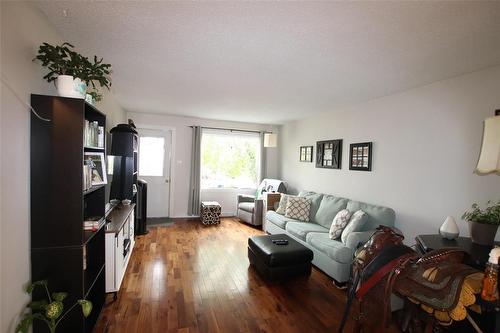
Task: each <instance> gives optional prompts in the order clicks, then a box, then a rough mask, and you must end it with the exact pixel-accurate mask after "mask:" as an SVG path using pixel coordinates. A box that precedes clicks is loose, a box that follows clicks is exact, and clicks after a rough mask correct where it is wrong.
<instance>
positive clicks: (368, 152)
mask: <svg viewBox="0 0 500 333" xmlns="http://www.w3.org/2000/svg"><path fill="white" fill-rule="evenodd" d="M349 170H357V171H372V143H371V142H361V143H353V144H351V145H350V146H349Z"/></svg>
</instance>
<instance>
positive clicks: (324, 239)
mask: <svg viewBox="0 0 500 333" xmlns="http://www.w3.org/2000/svg"><path fill="white" fill-rule="evenodd" d="M306 242H307V243H308V244H310V245H311V246H312V247H314V248H315V249H317V250H319V251H321V252H323V253H324V254H326V255H327V256H328V257H330V258H331V259H333V260H335V261H337V262H340V263H343V264H350V263H351V262H352V259H353V257H354V251H353V250H351V249H350V248H348V247H347V246H345V245H344V244H343V243H342V242H340V241H338V240H332V239H330V236H329V235H328V234H325V233H322V232H310V233H308V234H307V237H306Z"/></svg>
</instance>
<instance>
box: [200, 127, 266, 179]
mask: <svg viewBox="0 0 500 333" xmlns="http://www.w3.org/2000/svg"><path fill="white" fill-rule="evenodd" d="M259 163H260V137H259V135H258V134H257V133H246V132H230V131H215V130H204V131H203V136H202V140H201V187H202V188H256V187H257V183H258V177H259V174H258V173H259V172H258V170H259V167H258V165H259Z"/></svg>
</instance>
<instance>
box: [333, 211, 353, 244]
mask: <svg viewBox="0 0 500 333" xmlns="http://www.w3.org/2000/svg"><path fill="white" fill-rule="evenodd" d="M350 218H351V212H349V211H348V210H347V209H342V210H341V211H340V212H338V213H337V215H335V217H334V218H333V223H332V225H331V227H330V233H329V234H330V239H338V238H340V236H341V235H342V231H343V230H344V228H345V227H346V226H347V224H348V223H349V219H350Z"/></svg>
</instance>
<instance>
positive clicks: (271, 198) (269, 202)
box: [266, 192, 281, 210]
mask: <svg viewBox="0 0 500 333" xmlns="http://www.w3.org/2000/svg"><path fill="white" fill-rule="evenodd" d="M280 199H281V193H279V192H275V193H273V192H268V193H267V194H266V208H267V210H274V204H275V203H276V202H279V201H280Z"/></svg>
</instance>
